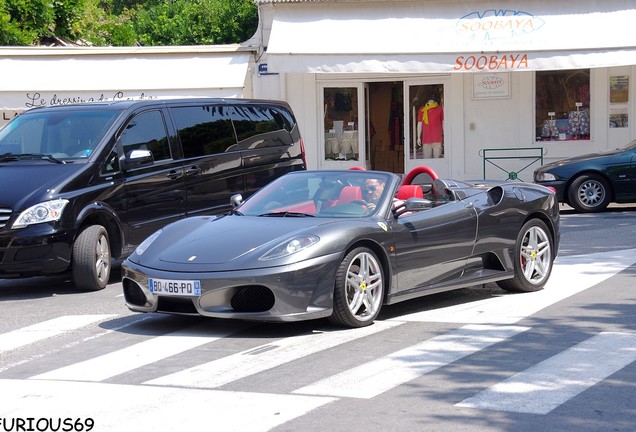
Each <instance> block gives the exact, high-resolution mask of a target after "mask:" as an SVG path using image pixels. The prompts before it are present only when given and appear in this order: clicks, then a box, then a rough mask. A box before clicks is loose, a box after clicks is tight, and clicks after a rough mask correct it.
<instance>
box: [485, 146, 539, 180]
mask: <svg viewBox="0 0 636 432" xmlns="http://www.w3.org/2000/svg"><path fill="white" fill-rule="evenodd" d="M511 152H515V153H516V154H515V155H510V153H511ZM546 153H547V152H546V151H545V149H544V148H543V147H516V148H489V149H481V150H479V156H481V157H482V160H483V170H484V180H485V179H486V164H490V165H492V166H494V167H496V168H497V169H499V170H500V171H503V172H504V173H506V176H507V178H506V180H522V179H521V178H520V177H519V173H521V172H522V171H523V170H525V169H526V168H528V167H530V166H531V165H533V164H535V163H537V162H539V166H541V165H543V156H544V155H545V154H546ZM505 154H508V155H507V156H506V155H505ZM513 159H518V160H520V161H524V163H525V161H528V160H529V161H530V162H529V163H528V164H526V165H525V166H523V167H522V168H520V169H518V170H516V171H512V170H510V169H506V168H504V167H502V166H500V165H499V164H498V163H496V162H494V161H497V160H513ZM532 180H534V179H533V178H532V173H531V174H530V179H529V180H528V181H532Z"/></svg>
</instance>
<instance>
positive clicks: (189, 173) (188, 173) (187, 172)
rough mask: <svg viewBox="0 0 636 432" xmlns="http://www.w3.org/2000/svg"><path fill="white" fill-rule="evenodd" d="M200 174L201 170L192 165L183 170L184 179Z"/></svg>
mask: <svg viewBox="0 0 636 432" xmlns="http://www.w3.org/2000/svg"><path fill="white" fill-rule="evenodd" d="M200 172H201V168H199V167H198V166H196V165H194V166H192V167H190V168H188V169H186V170H185V175H186V177H189V176H193V175H197V174H199V173H200Z"/></svg>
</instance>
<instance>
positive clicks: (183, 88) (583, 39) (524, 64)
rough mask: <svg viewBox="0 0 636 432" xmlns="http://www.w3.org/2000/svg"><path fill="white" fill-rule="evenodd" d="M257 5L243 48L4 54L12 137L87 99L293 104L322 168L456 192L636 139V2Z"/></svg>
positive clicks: (360, 0) (0, 114)
mask: <svg viewBox="0 0 636 432" xmlns="http://www.w3.org/2000/svg"><path fill="white" fill-rule="evenodd" d="M255 2H256V3H257V4H258V7H259V14H260V23H259V28H258V30H257V32H256V34H255V35H254V37H253V38H252V39H250V40H249V41H246V42H245V43H242V44H237V45H221V46H198V47H196V46H195V47H138V48H79V47H75V48H34V47H25V48H12V47H0V76H1V77H2V79H0V127H2V126H3V125H4V124H6V122H7V121H8V120H10V119H11V118H13V117H14V116H15V115H17V113H19V112H21V111H24V110H25V109H28V108H32V107H37V106H46V105H58V104H67V103H73V102H82V101H93V100H116V99H142V98H158V97H180V96H210V97H248V98H250V97H255V98H265V99H282V100H286V101H288V102H289V103H290V104H291V106H292V108H293V109H294V112H295V113H296V116H297V118H298V121H299V124H300V127H301V133H302V135H303V138H304V142H305V148H306V151H307V162H308V166H309V168H312V169H326V168H348V167H351V166H364V167H365V168H374V169H382V170H389V171H394V172H406V171H408V170H410V169H411V168H412V167H414V166H417V165H428V166H430V167H432V168H434V169H435V170H436V171H438V173H439V174H440V175H442V176H447V177H454V178H457V179H475V178H482V176H485V177H488V178H507V177H508V178H511V177H518V178H520V179H522V180H531V174H532V170H533V169H534V168H535V167H536V166H537V165H538V164H539V163H540V162H541V161H545V162H547V161H550V160H555V159H561V158H564V157H568V156H572V155H578V154H583V153H589V152H595V151H602V150H606V149H611V148H616V147H619V146H622V145H624V144H626V143H627V142H629V141H630V140H632V139H634V138H636V127H634V126H633V125H632V123H633V122H630V120H631V119H633V118H634V115H636V98H634V96H633V90H632V88H633V83H634V80H635V79H636V32H634V31H633V29H632V25H633V24H632V23H634V22H636V3H635V2H634V0H606V1H603V2H599V1H596V0H577V1H576V2H571V1H568V0H532V1H525V2H511V1H507V0H500V1H487V0H472V1H464V0H445V1H443V2H440V1H438V0H420V1H409V0H392V1H391V0H388V1H384V2H377V1H375V0H355V1H347V0H338V1H330V0H325V1H316V0H307V1H304V0H255ZM433 99H434V100H435V102H436V103H437V105H439V107H441V110H442V112H443V122H441V123H440V124H439V125H438V126H439V128H440V131H439V132H440V133H441V134H442V138H441V154H440V156H441V157H435V158H430V157H428V156H429V155H428V152H427V151H425V149H428V148H430V147H426V146H427V145H428V144H427V142H428V141H430V139H428V137H430V136H433V135H434V134H429V131H430V130H432V129H434V127H435V126H436V125H435V124H434V123H432V122H430V121H429V118H428V116H427V115H424V114H423V113H424V112H426V113H428V112H429V111H426V109H425V110H423V111H422V108H424V107H430V106H427V105H426V102H428V101H429V100H433ZM431 113H432V111H431ZM434 118H435V119H438V118H440V117H439V116H438V117H434ZM420 130H423V131H424V132H422V133H420ZM418 140H421V141H423V144H422V146H421V147H420V146H418ZM436 156H437V155H436Z"/></svg>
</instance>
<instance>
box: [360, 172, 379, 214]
mask: <svg viewBox="0 0 636 432" xmlns="http://www.w3.org/2000/svg"><path fill="white" fill-rule="evenodd" d="M383 191H384V182H383V181H381V180H378V179H367V180H365V182H364V189H363V191H362V193H363V195H364V200H365V201H366V202H367V207H368V208H369V209H370V210H373V209H375V207H376V205H377V204H378V201H379V200H380V197H381V196H382V192H383Z"/></svg>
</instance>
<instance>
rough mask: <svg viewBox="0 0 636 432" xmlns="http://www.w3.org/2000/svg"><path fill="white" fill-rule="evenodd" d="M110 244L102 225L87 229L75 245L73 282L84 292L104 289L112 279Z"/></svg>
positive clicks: (78, 237)
mask: <svg viewBox="0 0 636 432" xmlns="http://www.w3.org/2000/svg"><path fill="white" fill-rule="evenodd" d="M110 268H111V265H110V243H109V242H108V232H107V231H106V228H104V227H103V226H101V225H91V226H89V227H87V228H85V229H84V230H83V231H82V232H81V233H80V235H79V236H77V239H76V240H75V244H73V263H72V269H73V282H74V283H75V286H76V287H77V288H79V289H81V290H83V291H99V290H101V289H104V288H105V287H106V285H107V284H108V279H109V278H110Z"/></svg>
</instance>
